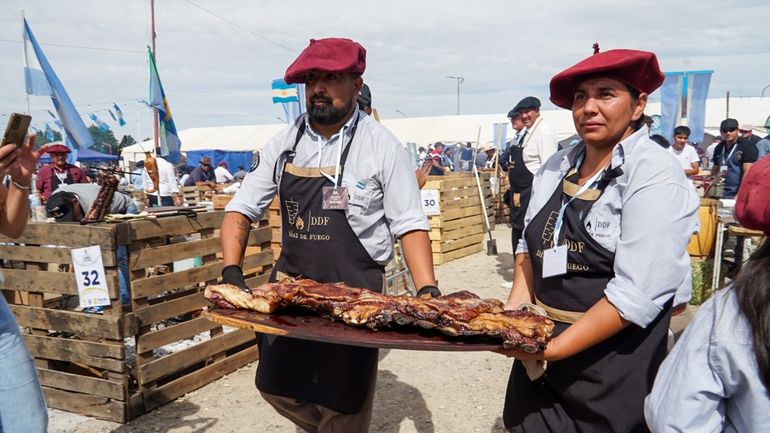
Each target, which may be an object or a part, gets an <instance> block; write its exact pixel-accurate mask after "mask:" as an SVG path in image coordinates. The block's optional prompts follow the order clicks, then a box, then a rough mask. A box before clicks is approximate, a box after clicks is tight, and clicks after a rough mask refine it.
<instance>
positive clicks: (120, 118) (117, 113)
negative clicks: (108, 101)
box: [110, 102, 126, 126]
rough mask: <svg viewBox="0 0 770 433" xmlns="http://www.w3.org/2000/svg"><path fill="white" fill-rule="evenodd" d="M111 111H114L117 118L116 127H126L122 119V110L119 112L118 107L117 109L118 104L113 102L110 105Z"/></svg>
mask: <svg viewBox="0 0 770 433" xmlns="http://www.w3.org/2000/svg"><path fill="white" fill-rule="evenodd" d="M112 109H113V110H115V115H117V117H118V125H120V126H126V121H125V120H124V119H123V110H121V109H120V107H118V104H116V103H114V102H113V103H112ZM110 114H112V112H111V111H110ZM113 118H114V116H113Z"/></svg>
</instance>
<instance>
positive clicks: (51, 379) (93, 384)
mask: <svg viewBox="0 0 770 433" xmlns="http://www.w3.org/2000/svg"><path fill="white" fill-rule="evenodd" d="M37 377H38V378H39V379H40V385H41V386H47V387H50V388H57V389H63V390H66V391H74V392H82V393H84V394H90V395H99V396H102V397H108V398H112V399H115V400H120V401H125V400H126V394H127V389H126V387H125V386H124V385H123V384H122V383H118V382H112V381H109V380H104V379H99V378H95V377H88V376H83V375H80V374H71V373H65V372H63V371H54V370H48V369H45V368H38V369H37Z"/></svg>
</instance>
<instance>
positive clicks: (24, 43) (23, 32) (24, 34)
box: [21, 9, 32, 115]
mask: <svg viewBox="0 0 770 433" xmlns="http://www.w3.org/2000/svg"><path fill="white" fill-rule="evenodd" d="M21 43H22V49H23V52H24V67H25V68H26V67H27V29H26V28H25V27H24V9H22V10H21ZM24 73H25V74H26V73H27V72H26V71H24ZM24 81H25V83H26V81H27V80H26V79H25V80H24ZM24 87H25V89H24V96H26V97H27V114H29V115H32V109H31V108H30V106H29V93H27V89H26V84H25V86H24Z"/></svg>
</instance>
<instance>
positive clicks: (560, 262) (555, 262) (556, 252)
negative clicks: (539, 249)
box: [543, 245, 568, 278]
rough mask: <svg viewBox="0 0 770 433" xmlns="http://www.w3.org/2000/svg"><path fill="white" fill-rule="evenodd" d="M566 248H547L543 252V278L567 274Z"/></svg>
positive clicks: (564, 246) (561, 246) (563, 246)
mask: <svg viewBox="0 0 770 433" xmlns="http://www.w3.org/2000/svg"><path fill="white" fill-rule="evenodd" d="M567 250H568V248H567V246H566V245H559V246H558V247H554V248H549V249H547V250H545V251H543V278H548V277H554V276H556V275H564V274H566V273H567Z"/></svg>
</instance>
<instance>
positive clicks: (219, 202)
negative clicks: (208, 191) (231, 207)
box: [211, 194, 234, 210]
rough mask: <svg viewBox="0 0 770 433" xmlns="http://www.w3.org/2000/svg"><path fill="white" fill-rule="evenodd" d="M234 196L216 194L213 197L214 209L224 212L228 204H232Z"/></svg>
mask: <svg viewBox="0 0 770 433" xmlns="http://www.w3.org/2000/svg"><path fill="white" fill-rule="evenodd" d="M233 196H234V195H233V194H216V195H214V197H212V200H211V201H212V202H214V209H215V210H222V209H224V208H225V207H226V206H227V204H228V203H230V200H232V199H233Z"/></svg>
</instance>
